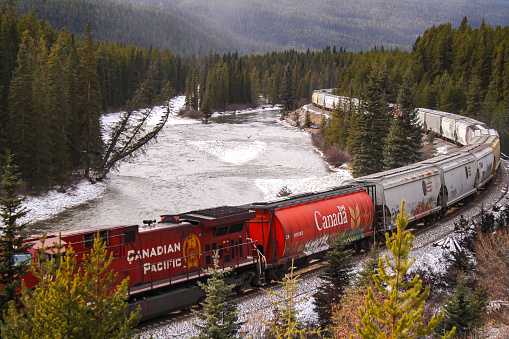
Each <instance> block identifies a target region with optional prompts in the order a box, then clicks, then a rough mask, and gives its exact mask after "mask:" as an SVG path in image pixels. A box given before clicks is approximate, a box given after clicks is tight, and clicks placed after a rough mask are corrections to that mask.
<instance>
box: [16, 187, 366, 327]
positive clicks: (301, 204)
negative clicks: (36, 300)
mask: <svg viewBox="0 0 509 339" xmlns="http://www.w3.org/2000/svg"><path fill="white" fill-rule="evenodd" d="M373 194H374V189H373V188H372V187H365V186H354V185H352V186H345V187H339V188H334V189H330V190H326V191H322V192H315V193H309V194H302V195H296V196H295V195H294V196H290V197H286V198H281V199H279V200H276V201H272V202H268V203H254V204H250V205H245V206H238V207H230V206H223V207H217V208H210V209H205V210H199V211H193V212H188V213H184V214H180V215H176V216H171V215H164V216H161V220H160V222H157V223H156V222H155V220H154V221H145V223H146V224H147V225H144V226H138V225H126V226H102V227H98V228H91V229H85V230H73V231H65V232H61V233H58V234H50V235H48V237H47V239H46V241H45V244H41V241H40V239H39V238H37V237H33V238H30V239H28V241H30V242H33V243H34V246H33V247H32V249H31V250H30V252H31V253H30V254H31V255H34V252H35V251H36V250H37V249H40V248H42V247H46V248H48V249H47V250H46V253H47V254H48V256H49V255H51V253H52V252H51V247H53V243H58V242H59V241H61V243H62V244H64V245H66V246H69V245H72V247H73V249H74V251H75V252H76V255H77V260H78V264H79V263H80V261H81V260H82V256H83V254H84V253H88V252H89V251H90V248H91V247H92V245H93V241H94V237H95V236H96V235H97V234H99V236H100V237H101V238H103V239H104V240H105V241H106V243H107V248H108V250H109V251H111V252H112V253H113V256H114V259H113V263H112V269H113V270H115V271H116V272H118V274H119V277H118V279H119V280H118V281H119V282H120V281H121V280H123V279H125V278H126V277H129V278H130V284H129V295H130V306H131V307H130V309H132V310H134V309H136V308H137V307H138V305H140V306H141V308H142V312H141V313H142V319H144V320H145V319H150V318H153V317H157V316H159V315H162V314H165V313H168V312H172V311H175V310H178V309H182V308H185V307H189V306H192V305H194V304H196V303H197V302H198V301H199V300H200V299H201V298H203V297H204V292H203V291H202V290H201V288H200V287H199V286H198V285H197V284H196V282H197V281H198V280H201V279H204V278H206V274H205V273H204V269H206V268H208V267H211V266H212V265H213V261H212V255H213V254H214V253H215V252H216V251H217V252H218V254H219V266H220V268H221V269H227V268H231V269H232V274H230V275H229V276H228V283H229V284H234V285H235V289H236V290H237V291H242V290H244V289H246V288H249V287H251V286H256V285H259V284H261V283H263V282H265V281H271V280H273V279H276V280H277V279H281V278H282V277H283V276H284V274H285V273H286V272H287V269H288V267H289V263H290V262H291V260H292V259H296V260H297V262H298V263H306V262H309V261H310V260H311V259H313V258H315V257H318V256H320V255H321V254H323V251H325V250H326V249H327V248H328V247H329V242H328V240H329V238H330V237H331V236H332V235H342V236H343V237H344V238H345V240H347V241H350V242H352V243H355V244H357V246H358V248H360V247H363V246H365V243H364V242H365V241H366V238H368V237H370V236H372V235H373V234H374V232H373V222H374V207H373V201H374V197H373V196H372V195H373ZM59 239H61V240H59ZM36 283H37V281H36V280H35V278H34V277H33V276H31V274H28V275H27V276H26V277H25V284H26V285H27V286H28V287H30V286H33V285H34V284H36Z"/></svg>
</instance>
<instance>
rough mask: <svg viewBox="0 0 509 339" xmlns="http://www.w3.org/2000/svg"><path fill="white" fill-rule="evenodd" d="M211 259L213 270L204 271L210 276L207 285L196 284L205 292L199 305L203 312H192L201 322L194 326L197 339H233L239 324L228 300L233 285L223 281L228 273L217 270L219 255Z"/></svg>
mask: <svg viewBox="0 0 509 339" xmlns="http://www.w3.org/2000/svg"><path fill="white" fill-rule="evenodd" d="M212 258H213V260H214V268H208V269H207V270H206V271H205V272H206V273H207V274H210V277H209V278H208V279H207V283H201V282H199V283H198V284H199V285H200V287H201V288H202V289H203V290H204V291H205V295H206V298H205V301H204V302H202V303H201V305H202V306H203V311H202V312H197V311H193V313H194V314H195V315H196V316H197V317H198V319H199V320H201V324H195V325H194V326H195V327H196V328H197V329H198V330H199V331H200V334H199V335H198V337H197V339H222V338H234V337H236V335H237V332H238V331H239V329H240V326H241V324H240V323H239V321H238V317H237V306H236V304H235V303H233V302H231V301H229V300H228V294H229V293H230V291H231V289H232V288H233V285H228V284H226V283H225V280H224V278H225V277H226V276H227V275H228V273H229V271H228V270H226V271H225V270H222V271H220V270H219V268H218V262H219V254H218V253H217V252H216V253H215V254H214V256H213V257H212Z"/></svg>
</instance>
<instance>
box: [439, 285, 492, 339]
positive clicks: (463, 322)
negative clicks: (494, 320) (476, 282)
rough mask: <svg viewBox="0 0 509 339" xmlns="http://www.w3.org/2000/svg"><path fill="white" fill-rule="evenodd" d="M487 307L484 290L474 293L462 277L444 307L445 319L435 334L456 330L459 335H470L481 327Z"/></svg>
mask: <svg viewBox="0 0 509 339" xmlns="http://www.w3.org/2000/svg"><path fill="white" fill-rule="evenodd" d="M486 306H487V299H486V295H485V292H484V290H483V289H482V288H481V287H478V288H477V289H476V290H475V292H474V293H473V294H472V292H471V291H470V290H469V288H468V287H467V282H466V280H465V278H463V277H460V279H458V281H457V283H456V288H455V289H454V294H453V295H451V296H450V297H449V298H448V299H447V301H446V303H445V306H444V318H443V319H442V321H441V322H440V323H439V324H438V325H437V327H436V329H435V332H436V333H437V334H443V333H445V332H447V331H450V330H451V329H452V328H456V333H457V334H458V335H461V334H466V333H470V332H471V331H472V330H473V329H474V328H476V327H478V326H480V325H481V317H482V315H483V313H484V310H485V308H486Z"/></svg>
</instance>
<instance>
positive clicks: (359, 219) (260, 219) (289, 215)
mask: <svg viewBox="0 0 509 339" xmlns="http://www.w3.org/2000/svg"><path fill="white" fill-rule="evenodd" d="M373 218H374V208H373V202H372V200H371V197H370V196H369V194H367V193H366V191H358V192H355V193H350V194H345V195H341V196H337V197H334V198H328V199H323V200H318V201H313V202H309V203H305V204H299V205H295V206H289V207H285V208H277V209H274V210H273V211H270V210H268V209H260V210H257V216H256V218H254V219H252V220H251V221H250V222H249V236H250V237H251V238H252V239H253V240H257V242H258V243H259V244H262V246H263V249H264V255H265V257H266V258H267V262H268V263H273V264H281V263H283V262H285V261H286V260H288V259H290V258H295V259H297V258H302V257H306V256H310V255H312V254H315V253H319V252H322V251H325V250H327V249H328V248H329V239H330V238H331V237H333V236H336V235H338V236H342V237H344V238H345V239H346V240H347V241H355V240H359V239H362V238H364V237H367V236H369V235H371V234H372V232H373V230H372V225H373Z"/></svg>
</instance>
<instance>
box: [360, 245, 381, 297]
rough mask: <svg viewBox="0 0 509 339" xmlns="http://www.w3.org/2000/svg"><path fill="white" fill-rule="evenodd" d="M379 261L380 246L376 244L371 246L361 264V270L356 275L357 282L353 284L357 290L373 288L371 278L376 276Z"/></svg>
mask: <svg viewBox="0 0 509 339" xmlns="http://www.w3.org/2000/svg"><path fill="white" fill-rule="evenodd" d="M379 261H380V246H378V244H376V243H373V244H371V247H370V250H369V256H368V258H367V259H366V260H364V262H363V263H362V268H361V270H360V271H359V273H358V277H357V281H356V282H355V284H356V285H357V287H359V288H363V287H369V286H373V284H374V280H373V276H374V275H376V274H378V273H377V272H378V262H379Z"/></svg>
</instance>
